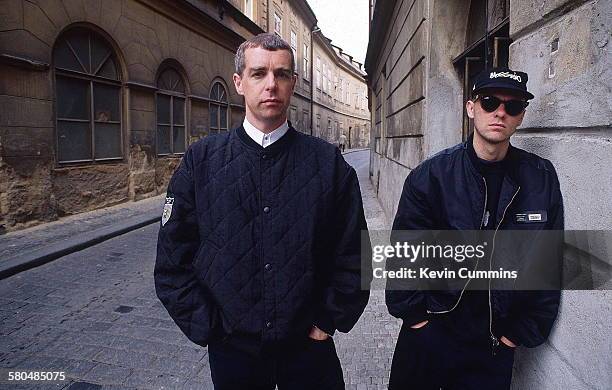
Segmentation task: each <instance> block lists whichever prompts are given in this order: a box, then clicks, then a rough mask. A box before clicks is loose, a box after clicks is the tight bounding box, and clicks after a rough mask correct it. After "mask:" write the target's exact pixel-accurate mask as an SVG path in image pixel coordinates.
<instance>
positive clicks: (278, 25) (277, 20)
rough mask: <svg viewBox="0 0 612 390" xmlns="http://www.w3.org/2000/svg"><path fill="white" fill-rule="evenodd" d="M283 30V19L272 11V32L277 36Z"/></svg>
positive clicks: (280, 34)
mask: <svg viewBox="0 0 612 390" xmlns="http://www.w3.org/2000/svg"><path fill="white" fill-rule="evenodd" d="M282 31H283V19H282V18H281V17H280V15H279V14H277V13H276V12H275V13H274V32H275V33H276V34H278V35H279V36H282Z"/></svg>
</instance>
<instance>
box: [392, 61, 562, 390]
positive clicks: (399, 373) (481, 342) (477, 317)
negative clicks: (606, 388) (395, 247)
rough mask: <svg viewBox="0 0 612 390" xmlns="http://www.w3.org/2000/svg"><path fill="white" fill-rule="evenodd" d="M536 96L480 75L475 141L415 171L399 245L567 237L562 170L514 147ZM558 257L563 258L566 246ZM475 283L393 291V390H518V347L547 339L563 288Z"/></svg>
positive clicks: (494, 74)
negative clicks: (450, 234) (481, 233)
mask: <svg viewBox="0 0 612 390" xmlns="http://www.w3.org/2000/svg"><path fill="white" fill-rule="evenodd" d="M533 97H534V96H533V95H532V94H531V93H530V92H528V91H527V74H526V73H523V72H515V71H512V70H510V69H507V68H501V69H492V70H488V71H485V72H482V73H481V74H480V75H479V76H477V78H476V80H475V83H474V84H473V88H472V98H471V99H470V100H469V101H468V102H467V103H466V110H467V113H468V116H469V117H470V118H472V119H473V120H474V132H473V134H472V135H471V136H470V137H469V138H468V140H467V141H466V142H464V143H462V144H459V145H457V146H454V147H452V148H449V149H446V150H443V151H442V152H440V153H438V154H436V155H435V156H433V157H431V158H429V159H428V160H426V161H424V162H422V163H421V164H420V165H419V166H418V167H416V168H415V169H414V170H413V171H411V172H410V174H409V175H408V177H407V178H406V181H405V183H404V188H403V192H402V195H401V198H400V201H399V205H398V209H397V214H396V216H395V221H394V223H393V230H394V234H397V236H396V237H399V236H400V235H401V234H400V231H406V232H405V234H406V235H410V234H412V235H418V234H426V233H419V232H417V231H429V232H430V231H433V230H491V231H492V233H497V231H498V230H533V231H541V230H558V231H562V230H563V202H562V197H561V191H560V188H559V181H558V179H557V174H556V172H555V169H554V167H553V165H552V163H551V162H550V161H548V160H546V159H543V158H541V157H538V156H537V155H535V154H532V153H528V152H526V151H524V150H521V149H518V148H516V147H514V146H512V145H511V144H510V137H511V136H512V135H513V134H514V132H515V131H516V129H517V127H518V126H519V125H520V124H521V122H522V120H523V117H524V115H525V108H526V107H527V105H528V100H529V99H532V98H533ZM525 215H533V218H529V219H526V218H524V217H521V216H525ZM492 236H493V241H494V242H493V246H494V245H495V234H493V235H492ZM498 240H499V237H498ZM515 244H517V246H518V243H515ZM549 250H550V251H556V252H555V256H558V257H557V258H560V253H561V245H558V246H556V247H555V248H552V247H551V248H549ZM492 255H493V254H492V253H491V256H492ZM515 257H516V256H515ZM485 261H486V260H485ZM518 261H523V262H526V263H527V262H529V261H531V259H524V258H521V259H520V260H518ZM388 264H389V262H388ZM488 265H489V267H490V266H491V263H490V262H489V264H488ZM396 266H397V265H394V264H391V265H390V268H394V267H396ZM557 271H558V270H557ZM550 272H555V270H553V269H552V268H551V269H550ZM470 281H471V280H470ZM472 282H475V283H477V282H476V281H475V280H474V281H472ZM468 283H469V282H466V284H465V286H464V287H463V289H462V290H460V291H456V290H450V291H449V290H447V291H439V290H438V291H436V290H428V289H427V288H418V289H416V290H415V289H405V290H400V289H398V288H393V287H391V288H389V284H388V287H387V292H386V301H387V307H388V309H389V312H390V313H391V314H392V315H393V316H395V317H398V318H401V319H402V320H403V325H402V328H401V331H400V334H399V338H398V340H397V344H396V348H395V353H394V356H393V363H392V368H391V378H390V384H389V389H391V390H393V389H440V388H443V389H455V388H461V389H508V388H509V387H510V383H511V378H512V365H513V359H514V349H515V348H516V347H517V345H523V346H525V347H535V346H537V345H539V344H542V343H543V342H544V341H545V340H546V338H547V337H548V335H549V333H550V331H551V328H552V325H553V323H554V321H555V318H556V316H557V311H558V307H559V299H560V292H559V290H558V289H556V290H555V289H550V290H540V291H510V290H504V291H502V290H495V289H491V279H489V280H488V289H487V288H486V287H485V288H484V289H481V290H478V291H476V290H468V289H466V288H467V287H468ZM472 284H474V283H472ZM391 286H393V282H391ZM412 286H414V285H412ZM420 287H422V286H420Z"/></svg>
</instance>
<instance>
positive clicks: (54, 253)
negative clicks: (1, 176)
mask: <svg viewBox="0 0 612 390" xmlns="http://www.w3.org/2000/svg"><path fill="white" fill-rule="evenodd" d="M163 201H164V195H159V196H155V197H152V198H148V199H144V200H141V201H138V202H127V203H122V204H119V205H116V206H112V207H106V208H104V209H99V210H94V211H91V212H87V213H81V214H76V215H71V216H68V217H65V218H62V219H60V220H58V221H54V222H49V223H45V224H41V225H38V226H34V227H32V228H29V229H24V230H19V231H16V232H11V233H8V234H4V235H0V279H2V278H5V277H7V276H10V275H14V274H16V273H17V272H21V271H23V270H26V269H29V268H32V267H34V266H38V265H41V264H44V263H47V262H49V261H52V260H55V259H57V258H59V257H61V256H64V255H67V254H70V253H72V252H75V251H77V250H81V249H84V248H87V247H89V246H92V245H95V244H97V243H99V242H102V241H105V240H108V239H110V238H112V237H116V236H118V235H120V234H124V233H127V232H129V231H131V230H134V229H137V228H138V227H141V226H146V225H148V224H151V223H153V222H155V221H156V220H158V219H159V218H160V215H161V211H160V210H161V209H162V207H163Z"/></svg>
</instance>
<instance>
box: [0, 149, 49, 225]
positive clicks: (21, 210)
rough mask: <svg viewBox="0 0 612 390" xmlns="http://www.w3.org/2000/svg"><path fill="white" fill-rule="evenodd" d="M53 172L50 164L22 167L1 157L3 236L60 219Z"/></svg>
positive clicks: (32, 161)
mask: <svg viewBox="0 0 612 390" xmlns="http://www.w3.org/2000/svg"><path fill="white" fill-rule="evenodd" d="M0 151H1V146H0ZM50 172H51V163H50V162H48V161H47V162H45V161H40V160H35V159H30V160H27V162H24V161H22V162H21V163H18V162H17V161H11V160H10V159H9V160H8V161H7V159H5V158H2V156H1V155H0V233H3V232H5V231H7V230H15V229H22V228H26V227H28V226H31V225H35V224H37V223H40V222H43V221H45V222H48V221H53V220H55V219H56V218H57V210H56V207H55V197H54V196H53V192H52V191H51V186H52V185H51V175H50Z"/></svg>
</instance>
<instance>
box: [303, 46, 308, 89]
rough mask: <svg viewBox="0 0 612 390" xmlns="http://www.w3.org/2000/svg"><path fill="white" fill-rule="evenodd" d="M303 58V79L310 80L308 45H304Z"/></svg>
mask: <svg viewBox="0 0 612 390" xmlns="http://www.w3.org/2000/svg"><path fill="white" fill-rule="evenodd" d="M302 58H303V63H304V69H303V73H302V77H303V78H304V80H308V79H309V78H308V73H309V69H308V45H307V44H304V54H303V56H302Z"/></svg>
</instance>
